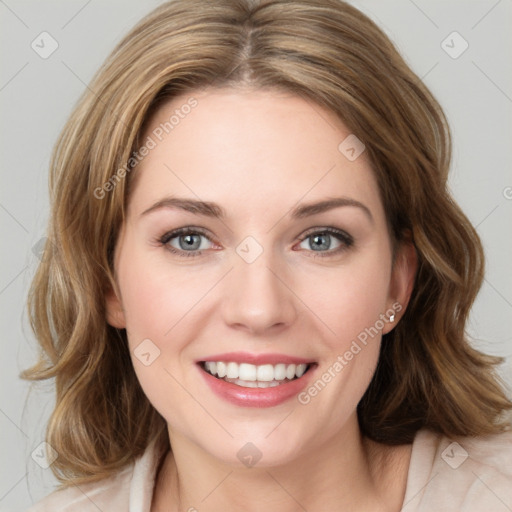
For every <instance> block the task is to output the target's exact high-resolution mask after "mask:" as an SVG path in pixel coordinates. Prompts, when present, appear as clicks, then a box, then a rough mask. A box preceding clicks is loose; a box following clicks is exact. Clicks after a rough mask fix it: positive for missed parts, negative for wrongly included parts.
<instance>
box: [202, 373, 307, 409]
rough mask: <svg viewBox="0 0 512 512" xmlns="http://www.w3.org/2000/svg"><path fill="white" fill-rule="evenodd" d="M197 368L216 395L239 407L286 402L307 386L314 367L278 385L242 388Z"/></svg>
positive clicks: (264, 405) (269, 405)
mask: <svg viewBox="0 0 512 512" xmlns="http://www.w3.org/2000/svg"><path fill="white" fill-rule="evenodd" d="M198 368H199V371H200V372H201V375H202V376H203V378H204V379H205V381H206V383H207V384H208V386H210V389H211V390H212V391H213V392H214V393H215V394H216V395H218V396H220V397H221V398H223V399H224V400H227V401H228V402H231V403H232V404H234V405H238V406H240V407H273V406H275V405H279V404H282V403H283V402H286V400H289V399H290V398H293V397H294V396H296V395H298V394H299V393H300V392H301V390H302V389H304V388H305V387H306V386H307V384H308V382H309V380H310V378H311V374H312V373H313V371H314V369H315V367H314V366H313V365H312V366H311V367H310V368H309V370H308V371H307V372H306V373H305V374H304V375H303V376H302V377H300V378H298V379H295V380H292V381H289V382H286V383H284V384H279V386H274V387H269V388H244V387H242V386H237V385H236V384H233V383H231V382H226V381H225V380H222V379H217V377H214V376H213V375H211V374H210V373H208V372H207V371H205V370H203V369H202V368H201V366H198Z"/></svg>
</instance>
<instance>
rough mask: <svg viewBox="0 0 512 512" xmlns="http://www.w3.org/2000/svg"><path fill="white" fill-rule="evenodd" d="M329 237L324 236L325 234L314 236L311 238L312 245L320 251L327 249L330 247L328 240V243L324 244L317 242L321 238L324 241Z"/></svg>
mask: <svg viewBox="0 0 512 512" xmlns="http://www.w3.org/2000/svg"><path fill="white" fill-rule="evenodd" d="M328 236H329V235H326V234H323V235H315V236H314V237H313V240H314V244H315V246H316V247H317V248H320V249H329V247H330V246H331V243H330V240H329V241H328V242H325V243H322V242H321V241H320V243H317V242H318V241H319V240H321V239H322V238H324V239H328V238H327V237H328Z"/></svg>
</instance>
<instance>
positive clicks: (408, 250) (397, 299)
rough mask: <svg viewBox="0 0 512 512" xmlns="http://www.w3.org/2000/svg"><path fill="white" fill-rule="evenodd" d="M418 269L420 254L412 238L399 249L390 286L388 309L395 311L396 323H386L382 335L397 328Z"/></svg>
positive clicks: (401, 244) (402, 243)
mask: <svg viewBox="0 0 512 512" xmlns="http://www.w3.org/2000/svg"><path fill="white" fill-rule="evenodd" d="M417 269H418V254H417V252H416V247H415V246H414V243H413V242H412V239H411V238H407V239H406V240H404V241H403V242H401V243H400V245H399V246H398V248H397V253H396V257H395V263H394V265H393V269H392V272H391V281H390V284H389V295H388V308H389V309H391V310H393V311H394V315H395V318H394V321H393V322H388V323H386V325H385V327H384V329H383V330H382V334H387V333H388V332H390V331H391V330H392V329H393V328H394V327H396V325H397V323H398V322H399V320H400V318H401V317H402V316H403V315H404V313H405V310H406V308H407V304H408V303H409V299H410V298H411V294H412V290H413V288H414V280H415V278H416V271H417Z"/></svg>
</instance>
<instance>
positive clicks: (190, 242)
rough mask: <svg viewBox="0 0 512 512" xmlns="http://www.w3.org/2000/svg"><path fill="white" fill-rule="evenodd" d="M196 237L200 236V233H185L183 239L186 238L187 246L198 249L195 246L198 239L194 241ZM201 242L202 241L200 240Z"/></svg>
mask: <svg viewBox="0 0 512 512" xmlns="http://www.w3.org/2000/svg"><path fill="white" fill-rule="evenodd" d="M194 237H196V238H198V235H184V236H182V237H181V240H185V245H186V247H187V248H189V249H190V248H193V249H197V247H193V246H194V242H195V243H196V244H197V240H196V241H194ZM199 243H200V241H199Z"/></svg>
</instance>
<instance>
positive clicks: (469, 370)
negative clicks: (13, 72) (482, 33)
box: [23, 0, 512, 512]
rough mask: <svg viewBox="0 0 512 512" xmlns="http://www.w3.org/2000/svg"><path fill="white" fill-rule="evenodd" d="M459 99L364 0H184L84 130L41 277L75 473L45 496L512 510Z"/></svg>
mask: <svg viewBox="0 0 512 512" xmlns="http://www.w3.org/2000/svg"><path fill="white" fill-rule="evenodd" d="M449 163H450V136H449V129H448V126H447V123H446V120H445V117H444V115H443V112H442V110H441V108H440V106H439V105H438V103H437V102H436V100H435V99H434V98H433V97H432V95H431V94H430V92H429V91H428V90H427V89H426V88H425V86H424V85H423V84H422V83H421V81H420V80H419V79H418V78H417V77H416V75H414V73H413V72H412V71H411V70H410V69H409V68H408V67H407V65H406V64H405V63H404V61H403V59H402V58H401V57H400V56H399V54H398V53H397V51H396V49H395V48H394V46H393V45H392V43H391V42H390V41H389V39H388V38H387V37H386V36H385V35H384V34H383V32H382V31H381V30H380V29H379V28H378V27H376V26H375V24H374V23H373V22H372V21H371V20H369V19H368V18H367V17H366V16H364V15H363V14H361V13H360V12H359V11H358V10H356V9H355V8H353V7H351V6H350V5H348V4H345V3H343V2H341V1H339V0H290V1H261V2H260V1H250V0H220V1H216V2H211V3H210V2H202V1H199V0H175V1H172V2H169V3H166V4H164V5H162V6H161V7H159V8H157V9H156V10H154V11H153V12H152V13H150V14H149V15H148V16H147V17H146V18H145V19H143V20H142V21H141V22H140V23H139V24H138V25H137V26H136V27H135V28H134V29H133V30H132V31H131V32H130V33H129V34H128V35H127V36H126V37H125V38H124V40H123V41H122V42H121V43H120V44H119V45H118V46H117V48H116V49H115V50H114V51H113V53H112V55H111V56H110V57H109V58H108V59H107V61H106V62H105V64H104V65H103V67H102V68H101V69H100V71H99V73H98V74H97V75H96V77H95V79H94V80H93V83H92V84H91V86H90V90H89V91H88V92H87V93H86V94H85V95H84V97H83V98H82V99H81V101H80V102H79V104H78V105H77V107H76V109H75V111H74V112H73V114H72V116H71V118H70V120H69V122H68V123H67V125H66V126H65V128H64V130H63V133H62V135H61V137H60V139H59V141H58V143H57V146H56V149H55V153H54V157H53V161H52V164H51V175H50V184H51V190H52V197H51V202H52V215H51V221H50V227H49V236H48V240H49V241H48V244H47V248H46V251H47V252H46V254H45V258H44V259H43V261H42V263H41V267H40V268H39V270H38V273H37V276H36V278H35V280H34V284H33V288H32V291H31V296H30V311H31V318H32V325H33V328H34V331H35V333H36V336H37V337H38V340H39V342H40V344H41V347H42V357H41V360H40V362H39V363H38V364H37V365H36V366H34V367H33V368H31V369H29V370H27V371H25V372H24V374H23V377H24V378H29V379H33V380H40V379H47V378H51V377H55V382H56V391H57V403H56V408H55V410H54V411H53V414H52V416H51V418H50V423H49V425H48V432H47V442H48V443H49V445H50V446H51V447H52V449H53V450H55V453H56V454H58V457H57V458H56V459H55V460H54V462H53V463H52V466H51V467H52V470H53V471H54V473H55V475H56V476H57V478H59V480H60V481H61V482H62V489H61V490H58V491H56V492H54V493H53V494H52V495H50V496H49V497H47V498H45V499H44V500H42V501H41V502H40V503H38V504H36V505H35V506H34V507H33V508H32V509H31V510H32V511H42V510H60V509H65V510H70V511H75V510H77V511H78V510H80V511H86V510H98V509H100V510H127V509H129V510H133V511H135V510H137V511H145V512H149V511H151V512H158V511H163V510H166V511H169V510H173V511H174V510H176V511H177V510H180V511H181V510H189V511H192V510H199V511H202V510H209V511H216V510H236V509H240V508H242V507H243V508H244V510H255V511H259V510H276V511H288V510H308V511H314V510H323V511H324V510H354V511H356V510H362V511H377V510H389V511H395V510H396V511H398V510H405V511H413V510H414V511H419V510H422V511H423V510H436V511H440V510H468V511H476V510H484V509H485V510H488V509H492V510H501V509H500V508H499V507H502V509H503V510H506V507H509V508H510V507H511V506H512V497H511V496H510V484H511V483H512V467H511V458H512V457H511V455H512V433H511V432H510V417H509V416H507V413H508V412H509V411H510V410H511V408H512V404H511V402H510V401H509V399H508V398H507V396H506V394H505V392H504V389H503V388H502V385H501V383H500V382H499V379H498V378H497V376H496V375H495V373H494V365H495V364H496V363H497V362H499V360H498V359H497V358H493V357H490V356H488V355H485V354H482V353H480V352H478V351H476V350H475V349H473V348H472V347H471V346H470V344H469V342H468V340H467V339H466V337H465V332H464V329H465V325H466V321H467V318H468V315H469V311H470V308H471V305H472V304H473V301H474V299H475V297H476V294H477V292H478V289H479V287H480V285H481V282H482V280H483V270H484V259H483V251H482V246H481V243H480V240H479V238H478V235H477V233H476V231H475V229H474V228H473V227H472V226H471V224H470V222H469V221H468V219H467V218H466V217H465V215H464V214H463V212H462V211H461V209H460V208H459V207H458V206H457V205H456V204H455V203H454V202H453V199H452V198H451V196H450V194H449V192H448V190H447V187H446V180H447V174H448V168H449Z"/></svg>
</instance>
